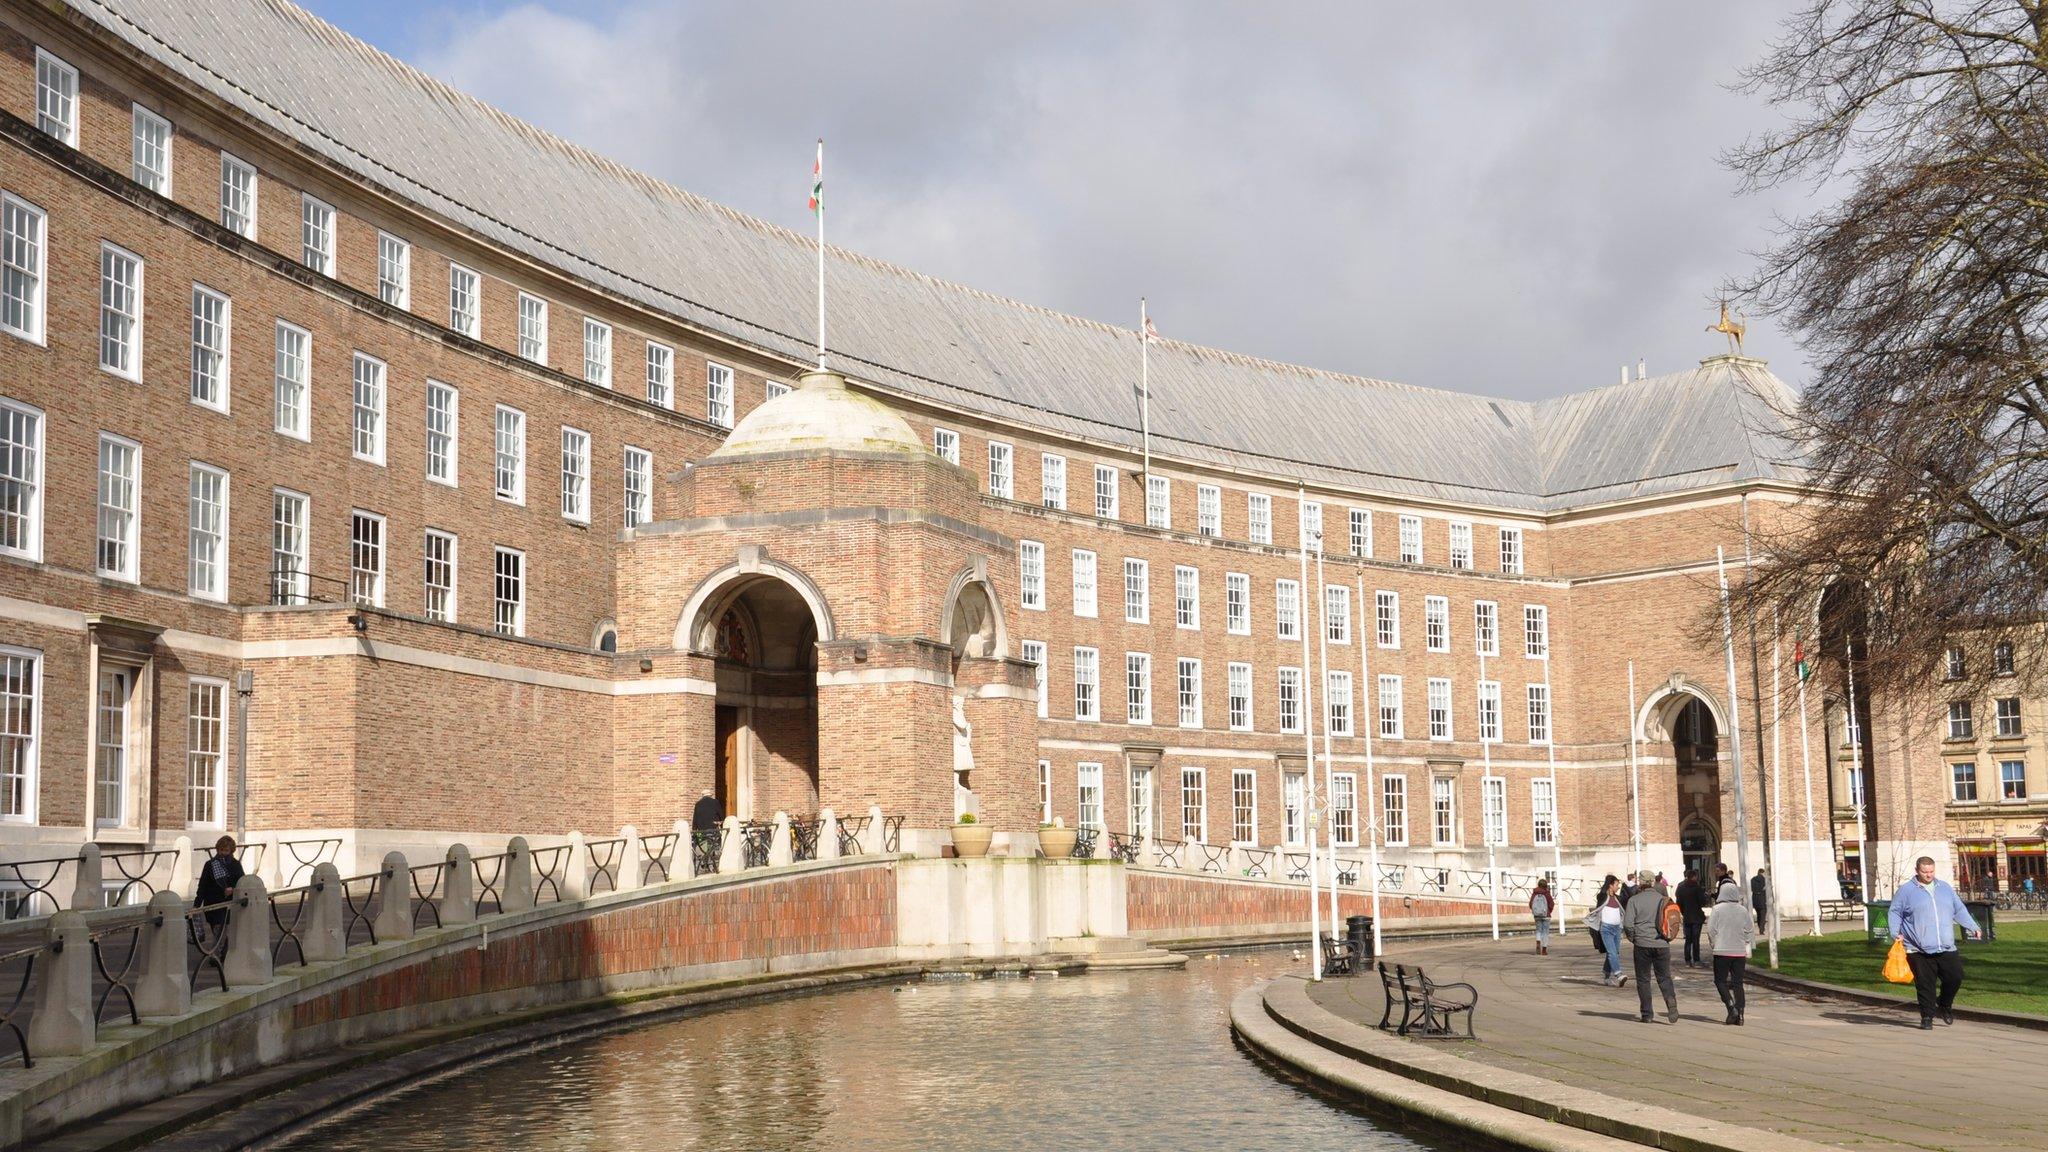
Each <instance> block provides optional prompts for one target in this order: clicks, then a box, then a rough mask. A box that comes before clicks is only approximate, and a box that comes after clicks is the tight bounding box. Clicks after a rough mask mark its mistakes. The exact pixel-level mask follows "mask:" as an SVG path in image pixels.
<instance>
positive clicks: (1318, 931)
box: [1138, 301, 1337, 980]
mask: <svg viewBox="0 0 2048 1152" xmlns="http://www.w3.org/2000/svg"><path fill="white" fill-rule="evenodd" d="M1143 306H1144V305H1143V301H1140V303H1139V307H1140V308H1142V307H1143ZM1138 339H1139V342H1140V343H1143V342H1144V340H1145V334H1144V333H1142V332H1141V333H1140V334H1139V337H1138ZM1146 459H1147V461H1148V462H1149V460H1150V457H1149V456H1147V458H1146ZM1148 475H1149V474H1148ZM1297 507H1299V505H1297ZM1295 519H1296V522H1297V525H1298V524H1299V521H1300V515H1299V514H1298V513H1297V515H1296V517H1295ZM1295 544H1296V545H1297V546H1298V547H1299V551H1300V552H1301V582H1300V583H1299V584H1298V585H1296V588H1297V592H1296V593H1295V603H1294V625H1295V630H1296V631H1298V632H1300V633H1301V719H1302V724H1301V740H1302V751H1303V752H1304V753H1305V754H1306V756H1307V761H1306V763H1305V764H1304V765H1303V767H1305V768H1306V769H1307V774H1306V776H1305V778H1304V779H1303V780H1302V785H1303V787H1302V791H1303V793H1304V807H1306V808H1307V809H1308V810H1307V811H1306V812H1303V813H1302V823H1303V824H1305V825H1307V826H1308V916H1309V928H1310V931H1311V933H1312V935H1311V936H1310V937H1309V954H1310V956H1311V957H1312V958H1313V959H1314V961H1315V966H1316V971H1315V976H1314V978H1315V979H1317V980H1321V979H1322V978H1323V960H1322V956H1323V929H1322V916H1323V910H1322V907H1321V905H1320V903H1319V902H1318V898H1319V897H1320V895H1321V893H1319V892H1317V891H1316V888H1317V886H1318V881H1317V877H1316V864H1317V860H1316V819H1315V818H1316V807H1317V806H1316V804H1315V794H1316V728H1315V721H1314V720H1312V719H1311V718H1310V717H1312V716H1313V715H1314V713H1315V705H1314V702H1313V701H1314V697H1313V696H1312V695H1310V692H1309V674H1310V673H1312V672H1314V671H1315V662H1314V661H1313V660H1311V659H1310V655H1309V654H1310V649H1309V646H1308V604H1307V603H1306V602H1305V598H1306V597H1307V595H1308V538H1307V536H1306V534H1305V533H1302V532H1300V531H1297V532H1296V533H1295ZM1282 786H1283V787H1284V786H1285V785H1284V782H1283V785H1282ZM1323 803H1324V804H1325V805H1327V804H1328V803H1329V798H1328V797H1324V799H1323ZM1336 851H1337V846H1336V844H1334V843H1332V844H1331V845H1330V853H1331V855H1332V856H1334V855H1335V854H1336ZM1336 880H1337V877H1336V875H1335V873H1334V872H1333V873H1332V874H1331V876H1330V882H1331V886H1332V889H1333V893H1332V895H1333V898H1334V888H1335V885H1336ZM1336 932H1337V925H1336V923H1335V921H1334V918H1333V920H1332V923H1331V924H1330V934H1331V935H1333V936H1334V935H1336Z"/></svg>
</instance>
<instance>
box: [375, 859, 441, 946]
mask: <svg viewBox="0 0 2048 1152" xmlns="http://www.w3.org/2000/svg"><path fill="white" fill-rule="evenodd" d="M405 871H406V880H407V886H408V887H409V888H411V889H412V926H413V928H414V930H418V928H419V926H420V913H421V912H425V913H426V914H427V915H428V916H429V917H430V918H432V920H433V921H434V927H436V928H439V927H440V926H441V889H442V886H443V884H444V883H445V882H446V881H447V878H448V862H447V861H446V860H436V861H434V862H433V863H432V864H414V865H411V866H410V867H408V868H406V870H405ZM422 872H426V873H430V874H431V875H429V876H427V877H426V878H425V879H424V880H422V879H421V877H420V873H422ZM387 891H388V890H387Z"/></svg>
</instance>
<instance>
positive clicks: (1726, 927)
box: [1707, 880, 1756, 1024]
mask: <svg viewBox="0 0 2048 1152" xmlns="http://www.w3.org/2000/svg"><path fill="white" fill-rule="evenodd" d="M1707 942H1708V945H1709V946H1710V947H1712V948H1713V950H1714V991H1716V992H1719V993H1720V994H1721V1003H1722V1004H1724V1005H1726V1006H1727V1008H1728V1019H1727V1020H1725V1021H1723V1023H1727V1024H1740V1023H1742V1014H1743V1012H1744V1011H1745V1010H1747V1007H1748V1005H1747V1002H1746V1000H1745V998H1744V994H1743V980H1744V977H1745V974H1746V973H1747V971H1748V969H1749V950H1750V948H1752V947H1754V946H1755V944H1756V928H1755V927H1754V926H1753V925H1751V924H1750V922H1749V912H1748V910H1747V909H1745V908H1743V906H1742V890H1741V889H1740V888H1737V887H1736V886H1735V881H1733V880H1730V881H1729V882H1727V883H1726V884H1723V885H1721V891H1720V894H1719V895H1718V896H1716V897H1715V899H1714V914H1713V915H1712V916H1710V917H1709V918H1708V920H1707Z"/></svg>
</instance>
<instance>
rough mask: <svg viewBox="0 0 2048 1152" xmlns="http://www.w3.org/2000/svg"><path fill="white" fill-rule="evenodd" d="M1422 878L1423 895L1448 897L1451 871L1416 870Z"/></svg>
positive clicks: (1436, 869) (1438, 869)
mask: <svg viewBox="0 0 2048 1152" xmlns="http://www.w3.org/2000/svg"><path fill="white" fill-rule="evenodd" d="M1415 871H1416V874H1417V875H1418V876H1420V877H1421V878H1422V892H1423V895H1425V896H1428V895H1436V896H1448V895H1450V891H1451V870H1450V869H1449V868H1417V869H1416V870H1415Z"/></svg>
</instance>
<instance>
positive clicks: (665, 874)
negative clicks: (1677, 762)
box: [640, 832, 682, 884]
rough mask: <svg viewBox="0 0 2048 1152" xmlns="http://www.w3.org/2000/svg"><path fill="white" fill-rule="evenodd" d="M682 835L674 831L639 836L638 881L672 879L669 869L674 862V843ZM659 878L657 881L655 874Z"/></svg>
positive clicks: (666, 880)
mask: <svg viewBox="0 0 2048 1152" xmlns="http://www.w3.org/2000/svg"><path fill="white" fill-rule="evenodd" d="M681 839H682V837H680V836H678V835H677V834H675V833H674V832H663V833H662V834H661V835H659V836H643V837H641V838H640V882H641V883H642V884H655V883H666V882H668V881H669V880H672V879H674V878H675V877H674V876H673V875H672V872H671V869H672V867H673V865H674V864H675V851H676V843H677V842H678V841H679V840H681ZM657 873H659V874H660V877H661V879H660V880H659V881H657V880H656V879H655V875H656V874H657Z"/></svg>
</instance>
